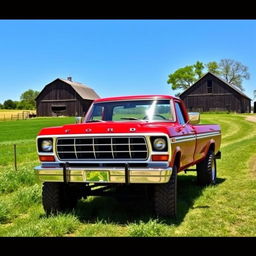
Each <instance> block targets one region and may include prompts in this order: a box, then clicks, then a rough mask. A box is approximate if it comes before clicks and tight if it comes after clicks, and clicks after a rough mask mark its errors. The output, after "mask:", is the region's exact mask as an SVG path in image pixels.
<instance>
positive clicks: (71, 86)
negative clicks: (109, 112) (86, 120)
mask: <svg viewBox="0 0 256 256" xmlns="http://www.w3.org/2000/svg"><path fill="white" fill-rule="evenodd" d="M98 98H100V97H99V95H98V94H97V93H96V92H95V91H94V90H93V89H92V88H90V87H88V86H86V85H84V84H81V83H78V82H73V81H72V78H71V77H68V78H67V80H66V79H61V78H57V79H56V80H54V81H52V82H51V83H49V84H47V85H46V86H45V87H44V89H43V90H42V91H41V92H40V94H39V95H38V96H37V98H36V99H35V100H36V111H37V116H59V115H63V116H84V115H85V113H86V112H87V111H88V109H89V107H90V105H91V104H92V102H93V101H94V100H95V99H98Z"/></svg>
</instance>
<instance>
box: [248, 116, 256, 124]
mask: <svg viewBox="0 0 256 256" xmlns="http://www.w3.org/2000/svg"><path fill="white" fill-rule="evenodd" d="M246 120H247V121H250V122H255V123H256V115H253V116H247V117H246Z"/></svg>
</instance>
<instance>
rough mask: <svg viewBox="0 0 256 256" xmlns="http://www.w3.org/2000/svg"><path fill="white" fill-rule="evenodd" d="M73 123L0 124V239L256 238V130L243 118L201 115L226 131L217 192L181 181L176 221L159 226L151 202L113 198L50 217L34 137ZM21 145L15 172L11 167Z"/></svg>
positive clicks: (189, 177)
mask: <svg viewBox="0 0 256 256" xmlns="http://www.w3.org/2000/svg"><path fill="white" fill-rule="evenodd" d="M67 123H74V119H73V118H38V119H33V120H24V121H12V122H1V123H0V126H1V131H2V132H1V134H0V236H28V237H30V236H31V237H35V236H36V237H38V236H88V237H89V236H90V237H96V236H132V237H147V236H150V237H158V236H255V235H256V200H255V195H256V170H252V169H251V168H252V166H253V165H252V163H251V162H252V159H253V157H254V158H255V157H256V149H255V141H256V123H252V122H248V121H246V120H245V115H239V114H216V113H215V114H212V113H211V114H202V115H201V123H218V124H220V125H221V128H222V146H221V151H222V159H221V160H217V165H218V179H217V184H216V185H215V186H209V187H206V188H202V187H199V186H197V185H196V175H195V174H194V173H191V172H189V173H188V174H184V173H181V174H179V176H178V217H177V219H176V220H173V219H164V218H163V219H156V218H155V216H154V214H153V209H152V202H150V201H148V200H143V199H142V200H141V199H138V200H133V201H131V202H127V203H124V202H119V201H117V200H115V199H114V198H109V197H88V198H87V199H86V200H85V199H83V200H80V201H79V203H78V206H77V208H76V209H75V210H74V211H73V212H71V213H69V214H60V215H58V216H55V217H48V218H47V217H46V215H45V213H44V210H43V207H42V204H41V184H38V183H37V182H36V179H35V176H34V172H33V167H34V166H36V165H37V164H38V163H39V162H38V158H37V154H36V149H35V137H36V134H37V133H38V132H39V130H40V129H41V128H42V127H47V126H58V125H63V124H67ZM13 143H16V144H17V153H18V170H17V171H15V170H14V167H13Z"/></svg>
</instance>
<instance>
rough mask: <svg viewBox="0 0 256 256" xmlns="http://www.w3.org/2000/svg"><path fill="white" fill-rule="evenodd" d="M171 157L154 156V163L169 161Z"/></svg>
mask: <svg viewBox="0 0 256 256" xmlns="http://www.w3.org/2000/svg"><path fill="white" fill-rule="evenodd" d="M168 160H169V155H152V161H168Z"/></svg>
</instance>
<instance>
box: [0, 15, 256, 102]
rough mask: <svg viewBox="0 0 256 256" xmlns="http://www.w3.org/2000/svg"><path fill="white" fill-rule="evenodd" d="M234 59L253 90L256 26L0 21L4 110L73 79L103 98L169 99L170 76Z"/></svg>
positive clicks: (248, 90) (231, 22)
mask: <svg viewBox="0 0 256 256" xmlns="http://www.w3.org/2000/svg"><path fill="white" fill-rule="evenodd" d="M221 59H234V60H236V61H239V62H241V63H242V64H244V65H246V66H247V67H248V68H249V70H248V71H249V73H250V79H249V80H245V81H244V82H243V87H244V89H245V91H244V93H245V94H246V95H247V96H249V97H250V98H253V90H256V20H0V103H3V102H4V101H5V100H7V99H12V100H19V99H20V95H21V94H22V93H23V92H24V91H26V90H28V89H33V90H38V91H41V90H42V89H43V88H44V86H45V85H46V84H48V83H50V82H52V81H53V80H55V79H56V78H67V77H69V76H71V77H72V79H73V81H76V82H80V83H83V84H86V85H88V86H89V87H91V88H93V89H94V90H95V91H96V92H97V93H98V94H99V95H100V97H111V96H123V95H141V94H167V95H175V94H176V93H177V92H178V91H173V90H172V89H171V86H170V85H169V84H167V79H168V75H169V74H170V73H173V72H174V71H175V70H176V69H178V68H181V67H184V66H186V65H193V64H194V63H195V62H196V61H201V62H203V63H207V62H209V61H217V62H219V61H220V60H221Z"/></svg>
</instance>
